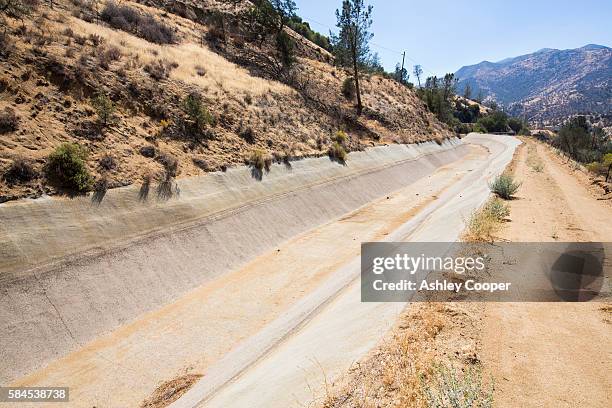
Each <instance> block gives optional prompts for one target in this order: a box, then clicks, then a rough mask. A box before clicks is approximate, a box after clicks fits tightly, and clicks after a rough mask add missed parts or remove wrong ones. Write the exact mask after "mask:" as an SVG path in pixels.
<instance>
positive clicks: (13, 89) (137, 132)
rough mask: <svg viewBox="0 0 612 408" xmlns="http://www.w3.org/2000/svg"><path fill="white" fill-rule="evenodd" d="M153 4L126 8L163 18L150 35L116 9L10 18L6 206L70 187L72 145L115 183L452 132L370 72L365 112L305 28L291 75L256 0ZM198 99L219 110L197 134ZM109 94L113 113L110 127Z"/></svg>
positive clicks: (2, 149) (0, 96)
mask: <svg viewBox="0 0 612 408" xmlns="http://www.w3.org/2000/svg"><path fill="white" fill-rule="evenodd" d="M141 3H143V4H139V3H137V2H130V1H123V2H121V3H120V5H122V6H128V7H131V8H132V9H133V11H135V12H136V15H137V16H140V18H144V17H146V18H148V19H149V20H146V21H150V19H153V20H154V21H155V24H153V27H154V28H155V30H153V31H152V32H148V33H146V32H144V30H143V29H139V31H134V30H132V31H130V30H127V31H126V30H124V29H121V25H122V24H124V23H125V21H124V20H121V19H118V18H117V16H114V17H113V16H111V17H112V19H111V18H109V17H108V15H107V16H106V17H105V14H104V9H105V8H106V7H107V4H105V3H104V2H92V1H86V0H72V1H67V0H61V1H55V2H54V7H53V8H50V7H49V5H48V3H47V2H43V3H41V4H40V5H39V7H38V8H37V9H36V10H35V11H34V12H33V13H32V14H31V15H29V16H27V17H26V18H24V19H23V20H17V19H11V18H6V19H5V21H4V23H5V25H6V30H5V32H4V33H3V34H2V35H1V36H0V202H2V201H7V200H11V199H16V198H20V197H37V196H40V195H42V194H54V193H57V192H59V191H61V189H60V188H59V187H58V186H57V185H54V183H53V182H52V180H49V179H48V177H47V176H46V172H45V168H46V167H45V166H46V164H47V163H48V156H49V154H50V153H51V152H52V151H53V150H54V149H56V148H57V147H58V146H59V145H61V144H62V143H65V142H73V143H78V144H79V145H81V146H83V147H84V148H85V149H86V151H87V152H88V154H87V158H86V166H87V168H88V170H89V172H90V173H91V175H92V181H96V182H97V184H93V183H92V185H97V186H100V185H103V186H104V187H103V188H106V186H108V187H116V186H120V185H127V184H131V183H140V182H141V180H143V179H156V178H158V179H160V178H163V177H186V176H194V175H198V174H203V173H204V172H208V171H217V170H225V169H226V168H227V167H229V166H235V165H240V164H245V163H246V164H248V162H249V160H250V158H251V157H252V155H253V152H254V151H259V152H261V154H263V156H264V157H267V158H270V159H276V160H286V159H289V158H298V157H304V156H312V155H325V154H327V152H328V151H329V148H330V145H331V144H332V143H333V142H332V138H333V135H334V134H335V133H336V132H337V131H338V130H339V129H343V130H344V131H345V132H346V133H347V134H348V138H347V140H346V141H344V142H343V144H344V145H345V148H346V150H356V149H361V148H364V147H367V146H370V145H375V144H380V143H408V142H416V141H424V140H432V139H440V138H445V137H449V136H450V132H449V131H448V130H447V128H446V127H445V126H444V125H442V124H441V123H439V122H438V121H437V120H436V119H435V118H434V117H433V116H432V115H431V114H430V113H429V112H427V110H426V108H425V107H424V105H423V103H422V102H421V101H420V100H419V99H418V98H417V97H416V95H415V94H414V93H413V92H412V91H411V90H409V89H408V88H406V87H404V86H402V85H400V84H398V83H397V82H395V81H393V80H390V79H387V78H384V77H381V76H366V77H365V78H364V81H363V82H364V85H363V88H364V92H365V95H364V103H365V107H366V108H365V110H364V114H363V115H362V116H361V117H357V116H356V115H355V109H354V107H353V105H354V102H353V101H351V100H348V99H347V98H346V97H344V96H343V94H342V92H341V89H342V83H343V81H344V79H345V78H346V77H347V74H346V73H345V72H344V70H343V69H340V68H337V67H334V66H333V65H332V64H331V62H332V57H331V55H329V53H327V52H326V51H325V50H323V49H320V48H319V47H317V46H316V45H314V44H312V43H310V42H309V41H308V40H306V39H304V38H303V37H300V36H299V35H298V34H296V33H294V32H290V35H291V36H292V37H294V38H296V39H298V41H297V45H296V53H297V62H296V63H295V64H294V66H293V68H292V69H291V70H289V71H287V70H282V69H281V68H279V65H278V63H277V58H276V56H275V53H276V51H275V48H274V45H273V40H271V39H264V40H260V39H259V38H256V36H254V34H253V33H249V29H248V26H247V24H246V23H245V22H244V21H243V20H241V18H240V16H241V14H239V13H238V12H237V10H239V9H240V8H241V7H248V3H247V4H246V6H245V5H244V4H243V5H238V6H235V5H228V4H225V3H224V2H215V1H202V2H190V1H184V2H165V1H145V2H141ZM96 5H97V6H96ZM143 16H144V17H143ZM119 17H121V18H123V17H122V16H119ZM143 21H144V20H143ZM117 27H120V28H117ZM160 27H161V29H160ZM149 31H151V30H149ZM190 94H191V95H197V97H198V98H200V99H201V102H202V105H203V107H204V109H205V111H206V112H207V116H206V117H207V119H206V124H205V125H204V126H203V127H202V128H198V129H199V130H198V132H197V134H196V133H194V132H191V131H189V129H190V128H189V126H190V122H189V120H188V118H186V113H185V100H186V98H187V96H188V95H190ZM100 95H106V96H108V98H110V100H112V103H113V105H114V110H113V111H112V114H111V115H110V116H109V118H108V123H104V124H102V123H101V122H102V121H101V119H100V115H99V114H98V111H97V110H96V109H95V103H94V100H95V98H96V97H97V96H100Z"/></svg>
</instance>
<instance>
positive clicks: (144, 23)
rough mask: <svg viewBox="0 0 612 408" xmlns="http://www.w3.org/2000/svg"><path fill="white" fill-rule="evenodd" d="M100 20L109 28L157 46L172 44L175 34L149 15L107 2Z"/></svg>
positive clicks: (174, 40)
mask: <svg viewBox="0 0 612 408" xmlns="http://www.w3.org/2000/svg"><path fill="white" fill-rule="evenodd" d="M100 17H101V18H102V20H104V21H105V22H107V23H108V24H109V25H110V26H111V27H113V28H116V29H118V30H123V31H127V32H129V33H132V34H134V35H137V36H139V37H141V38H144V39H145V40H147V41H150V42H153V43H157V44H174V43H176V42H177V38H176V34H175V33H174V31H173V30H172V28H171V27H169V26H167V25H166V24H164V23H163V22H161V21H158V20H156V19H155V17H153V16H152V15H151V14H149V13H146V12H141V11H138V10H136V9H135V8H132V7H129V6H127V5H122V4H116V3H114V2H112V1H110V2H108V3H107V4H106V6H105V7H104V9H103V10H102V13H101V14H100Z"/></svg>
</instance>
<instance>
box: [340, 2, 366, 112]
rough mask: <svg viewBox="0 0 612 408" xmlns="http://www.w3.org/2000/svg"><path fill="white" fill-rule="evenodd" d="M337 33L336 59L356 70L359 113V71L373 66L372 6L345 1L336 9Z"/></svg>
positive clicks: (361, 108) (360, 109) (358, 110)
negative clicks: (371, 46)
mask: <svg viewBox="0 0 612 408" xmlns="http://www.w3.org/2000/svg"><path fill="white" fill-rule="evenodd" d="M336 19H337V24H336V26H337V27H338V28H339V29H340V32H339V33H338V35H335V34H331V41H332V45H333V49H334V54H335V56H336V62H337V63H338V64H340V65H342V66H346V67H351V68H352V69H353V78H354V80H355V92H356V96H357V115H361V112H362V111H363V104H362V102H361V88H360V86H359V71H360V70H361V69H363V68H364V67H367V66H369V65H371V61H372V57H371V55H370V47H369V45H368V44H369V42H370V40H371V39H372V37H373V36H374V35H373V34H372V33H370V31H369V30H370V26H371V25H372V6H369V5H368V6H366V4H365V3H364V0H344V1H343V2H342V10H336Z"/></svg>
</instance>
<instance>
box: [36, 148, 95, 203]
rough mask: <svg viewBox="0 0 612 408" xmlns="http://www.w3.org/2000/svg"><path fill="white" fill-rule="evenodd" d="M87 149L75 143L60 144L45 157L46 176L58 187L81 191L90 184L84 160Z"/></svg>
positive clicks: (85, 189) (88, 187)
mask: <svg viewBox="0 0 612 408" xmlns="http://www.w3.org/2000/svg"><path fill="white" fill-rule="evenodd" d="M86 159H87V151H86V150H85V148H83V147H81V146H79V145H78V144H75V143H64V144H62V145H60V146H59V147H58V148H57V149H55V151H53V153H51V154H50V155H49V158H48V159H47V168H46V171H47V177H48V178H49V180H50V181H51V182H53V183H56V184H58V185H59V186H60V187H63V188H66V189H69V190H72V191H76V192H79V193H83V192H86V191H89V190H90V189H91V186H92V177H91V175H90V174H89V171H88V170H87V166H86V165H85V160H86Z"/></svg>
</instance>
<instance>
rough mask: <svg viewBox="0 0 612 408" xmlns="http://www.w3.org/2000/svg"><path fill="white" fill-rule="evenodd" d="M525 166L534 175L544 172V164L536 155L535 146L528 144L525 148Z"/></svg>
mask: <svg viewBox="0 0 612 408" xmlns="http://www.w3.org/2000/svg"><path fill="white" fill-rule="evenodd" d="M527 165H528V166H529V167H531V168H532V169H533V171H535V172H536V173H541V172H543V171H544V162H543V161H542V159H541V158H540V156H539V155H538V151H537V148H536V145H535V144H530V145H529V147H528V148H527Z"/></svg>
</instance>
